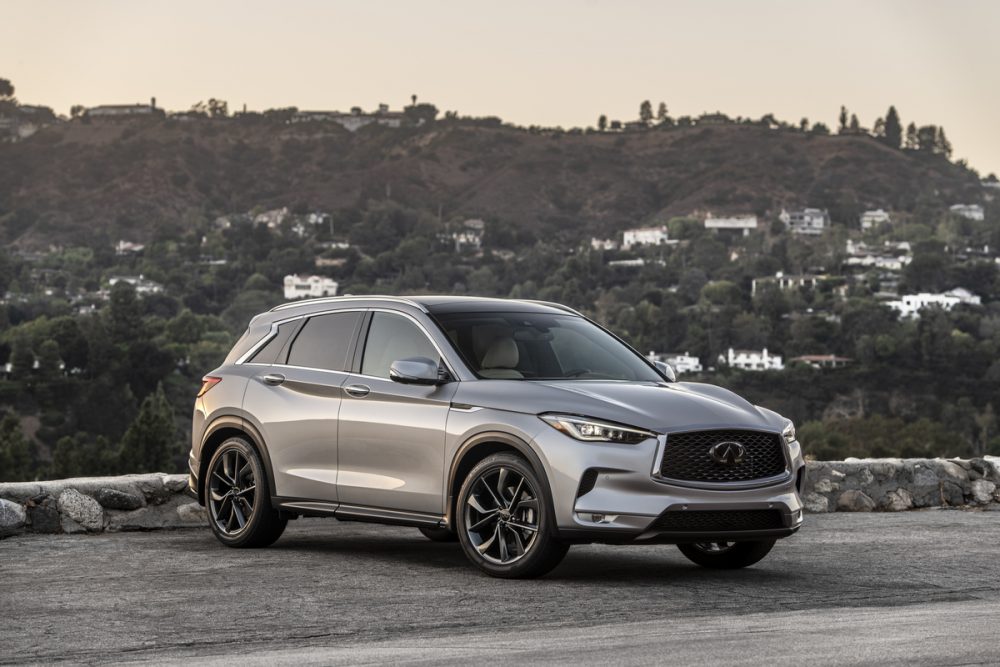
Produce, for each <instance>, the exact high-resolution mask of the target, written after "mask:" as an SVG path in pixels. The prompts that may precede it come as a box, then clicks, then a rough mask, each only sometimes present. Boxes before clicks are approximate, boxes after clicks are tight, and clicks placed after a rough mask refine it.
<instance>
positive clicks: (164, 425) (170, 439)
mask: <svg viewBox="0 0 1000 667" xmlns="http://www.w3.org/2000/svg"><path fill="white" fill-rule="evenodd" d="M178 451H179V447H178V438H177V433H176V430H175V426H174V411H173V408H171V407H170V402H169V401H167V396H166V394H165V393H164V392H163V385H162V384H161V385H158V386H157V387H156V391H155V392H153V393H152V394H150V395H149V396H147V397H146V398H145V399H143V401H142V405H141V406H140V407H139V414H138V416H137V417H136V418H135V421H134V422H132V425H131V426H129V427H128V430H127V431H125V436H124V437H123V438H122V451H121V469H122V470H123V471H127V472H130V473H138V472H172V471H173V467H174V465H175V459H176V457H177V454H178Z"/></svg>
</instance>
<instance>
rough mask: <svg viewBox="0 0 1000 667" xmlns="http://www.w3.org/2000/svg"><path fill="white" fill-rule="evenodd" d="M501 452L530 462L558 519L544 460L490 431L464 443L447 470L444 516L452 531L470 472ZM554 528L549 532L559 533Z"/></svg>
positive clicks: (506, 436) (512, 439) (519, 442)
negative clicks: (446, 499) (457, 504)
mask: <svg viewBox="0 0 1000 667" xmlns="http://www.w3.org/2000/svg"><path fill="white" fill-rule="evenodd" d="M501 452H511V453H514V454H517V455H519V456H521V457H522V458H524V459H526V460H527V461H528V465H530V466H531V469H532V470H533V471H534V472H535V474H536V475H538V478H539V480H540V481H541V482H542V484H544V485H545V492H546V493H545V503H546V505H547V506H548V510H549V515H550V516H552V517H555V508H554V507H553V503H552V485H551V484H549V477H548V473H547V472H546V471H545V466H544V465H543V464H542V459H541V457H539V456H538V453H537V452H536V451H535V450H534V449H533V448H532V447H531V445H529V444H528V443H527V442H525V441H524V440H522V439H521V438H519V437H517V436H515V435H511V434H510V433H504V432H502V431H487V432H484V433H477V434H476V435H474V436H472V437H471V438H469V439H468V440H466V441H465V442H463V443H462V445H461V446H460V447H459V448H458V451H456V452H455V456H454V457H452V460H451V466H450V467H449V470H448V486H447V490H448V505H447V513H446V515H445V520H446V521H447V525H448V528H449V529H451V530H455V529H456V525H455V517H456V514H457V507H456V503H457V502H458V500H457V499H458V493H459V491H460V490H461V487H462V483H463V482H464V481H465V478H466V476H467V475H468V474H469V471H471V470H472V469H473V468H474V467H475V466H476V464H477V463H479V462H480V461H482V460H483V459H485V458H486V457H488V456H492V455H493V454H498V453H501ZM555 524H556V521H552V522H551V526H550V528H551V529H552V530H553V531H554V532H558V531H557V529H556V525H555Z"/></svg>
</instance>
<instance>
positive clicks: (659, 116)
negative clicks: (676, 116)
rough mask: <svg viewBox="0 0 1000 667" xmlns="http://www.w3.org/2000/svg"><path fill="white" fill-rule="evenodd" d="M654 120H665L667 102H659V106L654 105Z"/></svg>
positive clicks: (663, 121) (662, 121) (661, 121)
mask: <svg viewBox="0 0 1000 667" xmlns="http://www.w3.org/2000/svg"><path fill="white" fill-rule="evenodd" d="M656 120H657V121H659V122H660V123H665V122H667V103H666V102H660V106H658V107H656Z"/></svg>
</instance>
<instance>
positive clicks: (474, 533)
mask: <svg viewBox="0 0 1000 667" xmlns="http://www.w3.org/2000/svg"><path fill="white" fill-rule="evenodd" d="M548 493H549V491H548V488H546V486H545V485H543V484H542V483H541V481H540V480H539V479H538V476H537V475H536V474H535V472H534V470H532V468H531V466H530V465H528V463H527V462H526V461H525V460H524V459H522V458H520V457H518V456H514V455H512V454H507V453H501V454H494V455H493V456H490V457H487V458H486V459H483V460H482V461H480V462H479V463H478V464H477V465H476V466H475V467H474V468H473V469H472V470H471V471H470V472H469V475H468V476H467V477H466V478H465V482H464V483H463V484H462V490H461V492H460V493H459V496H458V506H457V507H456V512H455V517H456V521H455V523H456V529H457V532H458V540H459V542H460V543H461V544H462V549H463V550H464V551H465V555H466V556H467V557H468V558H469V560H471V561H472V562H473V563H474V564H475V565H476V567H478V568H479V569H480V570H482V571H483V572H486V573H487V574H489V575H491V576H494V577H504V578H511V579H513V578H530V577H538V576H541V575H543V574H545V573H547V572H549V571H550V570H551V569H552V568H554V567H555V566H556V565H558V564H559V562H560V561H562V559H563V557H564V556H565V555H566V551H567V550H568V549H569V547H568V545H566V544H565V543H563V542H560V541H559V540H558V539H557V538H556V537H555V536H554V535H553V534H552V529H553V527H554V522H555V517H553V516H552V511H551V509H550V507H551V502H550V501H549V497H548Z"/></svg>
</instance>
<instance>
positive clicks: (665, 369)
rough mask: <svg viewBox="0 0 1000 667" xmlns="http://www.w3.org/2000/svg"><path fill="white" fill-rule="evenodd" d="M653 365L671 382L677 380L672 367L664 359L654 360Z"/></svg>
mask: <svg viewBox="0 0 1000 667" xmlns="http://www.w3.org/2000/svg"><path fill="white" fill-rule="evenodd" d="M653 365H654V366H656V370H658V371H660V373H662V374H663V375H664V377H666V378H667V379H668V380H670V381H671V382H677V373H675V372H674V367H673V366H671V365H670V364H668V363H666V362H664V361H654V362H653Z"/></svg>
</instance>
